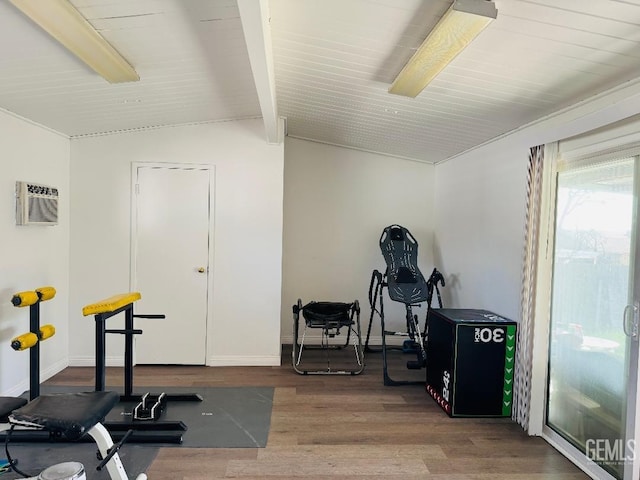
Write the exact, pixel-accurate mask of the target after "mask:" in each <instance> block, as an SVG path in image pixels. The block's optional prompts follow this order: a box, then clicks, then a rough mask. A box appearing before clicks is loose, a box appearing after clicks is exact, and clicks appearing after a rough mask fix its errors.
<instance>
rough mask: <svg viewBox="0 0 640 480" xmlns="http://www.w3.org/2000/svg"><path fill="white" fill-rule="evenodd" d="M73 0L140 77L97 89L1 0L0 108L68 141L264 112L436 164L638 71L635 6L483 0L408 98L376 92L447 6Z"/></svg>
mask: <svg viewBox="0 0 640 480" xmlns="http://www.w3.org/2000/svg"><path fill="white" fill-rule="evenodd" d="M42 1H48V0H42ZM72 3H73V4H74V5H75V6H76V7H77V8H78V9H79V10H80V12H81V13H82V14H83V15H84V16H85V17H86V18H87V19H88V20H89V21H90V22H91V24H92V25H93V26H94V27H96V28H97V29H98V30H99V31H100V32H101V33H102V35H103V36H104V37H105V38H106V39H107V40H108V41H109V42H110V43H111V44H112V45H113V46H114V47H115V48H116V49H117V50H119V51H120V52H121V53H122V54H123V56H124V57H125V58H127V59H128V61H129V62H130V63H131V64H132V65H133V66H134V67H135V69H136V71H137V72H138V74H139V75H140V78H141V80H140V81H139V82H135V83H124V84H113V85H112V84H109V83H107V82H106V81H105V80H103V79H102V78H101V77H99V76H97V75H96V74H95V73H93V71H92V70H90V69H89V68H88V67H86V66H85V65H84V64H82V63H81V62H80V61H79V60H77V59H76V58H75V57H74V56H73V55H71V54H70V53H68V52H67V51H65V50H64V49H63V48H62V47H61V46H60V45H58V44H57V43H56V42H55V41H53V40H52V39H50V37H48V36H47V34H45V33H44V32H42V31H40V30H39V29H38V27H36V26H35V25H33V24H32V23H31V22H30V20H28V19H26V18H25V17H24V16H23V15H22V14H21V13H20V12H19V11H18V10H16V9H15V7H13V6H12V5H11V4H10V3H9V2H8V0H0V108H3V109H5V110H7V111H10V112H12V113H15V114H17V115H19V116H22V117H25V118H27V119H29V120H31V121H33V122H36V123H39V124H41V125H44V126H46V127H48V128H51V129H53V130H55V131H58V132H61V133H63V134H66V135H68V136H71V137H74V136H82V135H91V134H99V133H105V132H112V131H120V130H128V129H138V128H145V127H152V126H160V125H176V124H188V123H198V122H210V121H220V120H229V119H240V118H251V117H260V116H263V117H264V119H265V131H266V134H265V140H266V139H267V136H268V135H269V131H270V128H272V127H270V125H271V124H270V123H269V121H270V120H273V119H274V118H275V116H276V115H279V116H283V117H286V118H287V130H288V134H289V135H290V136H294V137H299V138H306V139H310V140H314V141H319V142H325V143H331V144H336V145H343V146H347V147H352V148H358V149H363V150H367V151H373V152H380V153H384V154H389V155H395V156H399V157H405V158H411V159H416V160H421V161H426V162H433V163H437V162H439V161H441V160H444V159H446V158H448V157H450V156H452V155H455V154H457V153H460V152H462V151H465V150H467V149H469V148H472V147H474V146H476V145H478V144H481V143H483V142H486V141H487V140H490V139H492V138H495V137H497V136H499V135H501V134H504V133H506V132H508V131H511V130H514V129H516V128H518V127H520V126H522V125H525V124H527V123H529V122H532V121H534V120H536V119H539V118H541V117H543V116H545V115H549V114H551V113H553V112H555V111H557V110H559V109H561V108H563V107H565V106H568V105H571V104H574V103H576V102H578V101H580V100H583V99H586V98H589V97H591V96H593V95H595V94H597V93H599V92H602V91H604V90H607V89H609V88H612V87H614V86H616V85H620V84H622V83H624V82H626V81H629V80H631V79H634V78H637V77H640V48H638V47H639V46H640V0H495V4H496V6H497V8H498V18H497V20H496V21H495V22H493V23H492V24H491V25H490V26H489V27H488V28H487V29H486V30H485V31H484V32H483V33H482V34H481V35H480V37H478V38H477V39H476V41H475V42H474V43H473V44H472V45H471V46H470V47H469V48H467V49H466V50H465V51H464V52H463V53H462V54H461V55H459V56H458V58H456V59H455V60H454V62H453V63H452V64H450V65H449V66H448V67H447V68H446V69H445V70H444V71H443V72H442V73H441V74H440V76H438V77H437V78H436V80H435V81H434V82H433V83H432V84H431V85H429V86H428V87H427V88H426V89H425V90H424V91H423V92H422V93H421V94H420V95H419V96H418V97H417V98H415V99H411V98H405V97H399V96H395V95H390V94H388V93H387V89H388V87H389V85H390V83H391V82H392V81H393V78H394V77H395V75H396V74H397V73H398V72H399V70H400V69H401V68H402V65H403V64H404V62H405V61H406V60H408V58H409V57H410V56H411V55H412V52H413V51H414V50H415V48H417V47H418V46H419V44H420V43H421V42H422V40H423V39H424V37H425V36H426V34H427V33H428V31H429V29H430V28H431V27H432V26H433V25H435V23H436V22H437V20H438V18H439V17H440V16H441V15H442V13H444V11H445V10H446V9H447V7H448V5H449V3H450V0H269V1H268V5H269V14H270V21H269V20H268V15H267V14H266V13H265V12H263V11H261V10H260V2H259V1H258V0H239V1H238V2H237V1H236V0H135V1H132V0H72ZM238 3H239V4H240V8H239V7H238ZM265 4H266V2H265ZM261 20H264V23H262V24H261ZM243 27H244V30H243ZM262 28H265V30H264V31H263V30H261V29H262ZM273 82H274V83H273Z"/></svg>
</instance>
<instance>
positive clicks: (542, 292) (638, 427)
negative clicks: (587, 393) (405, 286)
mask: <svg viewBox="0 0 640 480" xmlns="http://www.w3.org/2000/svg"><path fill="white" fill-rule="evenodd" d="M590 147H591V148H593V145H591V146H590ZM583 152H584V151H583ZM583 152H580V153H583ZM592 153H593V152H592ZM558 156H559V150H558V143H557V142H556V143H553V144H549V145H547V146H545V167H544V169H545V173H544V175H545V178H544V182H543V199H542V206H541V207H542V208H541V216H540V241H539V245H538V262H537V272H538V274H537V279H536V300H535V308H536V313H535V330H534V339H533V344H534V352H533V359H534V362H533V363H534V366H533V368H532V378H531V403H530V406H531V408H530V417H529V418H530V423H529V429H528V433H529V434H530V435H540V436H542V438H544V439H545V440H546V441H547V442H548V443H549V444H551V445H552V446H553V447H554V448H555V449H556V450H558V451H559V452H561V453H562V454H563V455H564V456H565V457H566V458H568V459H569V460H571V461H572V462H573V463H574V464H575V465H576V466H578V467H579V468H580V469H581V470H583V471H584V472H585V473H586V474H588V475H589V476H590V477H592V478H594V479H598V480H616V478H615V477H614V476H613V475H611V474H609V473H608V472H607V471H605V470H604V469H603V468H601V467H600V466H598V465H597V464H595V463H593V462H589V461H587V459H586V456H585V455H584V454H583V453H582V452H580V451H579V450H578V449H577V448H576V447H574V446H573V445H572V444H571V443H570V442H569V441H567V440H566V439H564V438H563V437H562V436H561V435H560V434H558V433H557V432H555V431H554V430H553V429H552V428H551V427H549V426H548V425H547V422H546V419H547V399H548V382H549V334H550V326H551V286H552V281H553V256H554V251H555V250H554V249H555V245H554V243H555V221H556V218H555V217H556V215H555V213H556V212H555V205H556V196H557V178H558V171H559V169H558ZM603 156H604V155H603ZM627 156H629V157H635V163H636V165H635V171H634V210H633V214H634V215H635V218H636V219H637V220H638V222H639V223H638V224H639V225H640V193H639V192H640V150H638V152H634V153H629V154H628V155H627ZM603 161H606V160H604V159H603ZM633 241H634V242H635V245H633V246H632V247H633V248H634V258H632V262H633V263H632V264H631V265H630V270H631V272H632V273H631V274H632V276H633V298H632V301H633V302H637V301H638V300H639V299H640V238H639V237H638V235H636V236H635V238H634V239H633ZM620 323H621V324H622V319H620ZM629 341H630V346H629V357H630V358H629V362H630V364H633V362H635V365H636V366H637V365H638V356H639V345H638V341H637V340H634V339H630V340H629ZM543 358H544V359H545V361H544V362H541V361H536V359H540V360H541V359H543ZM630 366H631V365H630ZM633 373H634V372H633V371H630V372H629V374H630V375H629V385H628V388H627V398H626V400H627V409H629V407H632V409H631V411H630V412H629V411H628V412H627V416H626V424H625V428H626V431H625V435H626V439H631V440H634V442H635V448H636V449H638V448H640V424H639V422H638V412H637V409H638V408H640V403H639V402H640V398H639V397H638V391H637V388H638V385H640V368H636V370H635V375H634V374H633ZM625 453H627V454H629V452H628V451H627V452H625ZM630 453H631V454H632V455H633V456H634V457H635V458H633V463H632V465H631V466H630V467H626V466H625V471H624V475H623V480H635V479H637V478H638V473H639V472H640V451H635V452H633V451H632V452H630Z"/></svg>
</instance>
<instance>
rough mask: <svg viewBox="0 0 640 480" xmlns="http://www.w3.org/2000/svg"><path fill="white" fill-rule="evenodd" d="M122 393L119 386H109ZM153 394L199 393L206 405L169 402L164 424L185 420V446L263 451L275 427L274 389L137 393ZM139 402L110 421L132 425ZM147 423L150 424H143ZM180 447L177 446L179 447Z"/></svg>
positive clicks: (49, 389)
mask: <svg viewBox="0 0 640 480" xmlns="http://www.w3.org/2000/svg"><path fill="white" fill-rule="evenodd" d="M107 389H110V390H114V391H118V392H120V393H122V392H121V390H120V389H119V388H118V387H113V388H112V387H107ZM83 390H87V388H86V387H84V388H83V387H62V386H57V387H50V386H43V387H42V388H41V391H42V393H63V392H71V391H76V392H77V391H83ZM89 390H90V389H89ZM145 392H150V393H151V394H152V395H154V394H156V395H157V394H159V393H161V392H164V393H166V394H184V393H197V394H199V395H200V396H201V397H202V398H203V401H202V402H191V401H171V400H170V401H169V402H168V403H167V407H166V410H165V412H164V413H163V414H162V417H161V418H160V421H162V420H166V421H182V422H184V424H185V425H186V426H187V431H186V432H184V433H183V442H182V446H184V447H204V448H234V447H237V448H263V447H265V446H266V444H267V436H268V435H269V426H270V424H271V406H272V403H273V387H198V388H197V389H194V390H187V389H186V388H183V387H180V388H178V387H144V390H142V387H141V388H140V389H139V390H136V391H135V392H134V393H145ZM135 405H136V403H134V402H130V403H129V402H127V403H121V404H118V405H116V406H115V407H114V408H113V410H111V412H110V413H109V415H108V416H107V419H106V420H107V422H122V423H130V422H131V418H132V412H133V409H134V407H135ZM142 423H147V422H142ZM175 446H177V445H175Z"/></svg>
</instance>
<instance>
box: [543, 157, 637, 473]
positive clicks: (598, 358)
mask: <svg viewBox="0 0 640 480" xmlns="http://www.w3.org/2000/svg"><path fill="white" fill-rule="evenodd" d="M633 173H634V160H633V159H628V160H625V161H621V162H616V163H611V164H606V165H600V166H594V167H589V168H584V169H581V170H575V171H567V172H561V173H560V174H559V175H558V188H557V202H556V229H555V232H556V233H555V251H554V266H553V287H552V288H553V290H552V306H551V339H550V340H551V341H550V357H549V394H548V405H547V423H548V425H549V426H550V427H551V428H553V429H554V430H555V431H556V432H558V433H559V434H560V435H562V436H563V437H564V438H565V439H567V440H568V441H569V442H571V443H573V444H574V445H575V446H576V447H577V448H578V449H580V450H581V451H583V452H584V453H585V454H586V455H587V456H588V457H589V458H591V459H592V460H595V461H596V462H597V463H599V464H600V465H601V466H602V467H603V468H605V469H606V470H608V471H609V472H611V473H612V474H613V475H614V476H616V477H618V478H621V476H622V472H623V467H624V459H623V458H620V455H619V454H618V450H616V449H617V448H618V447H620V446H621V445H624V443H622V444H621V443H620V442H624V439H625V432H624V428H625V418H626V398H627V393H626V375H627V368H626V363H627V362H626V359H627V337H626V336H625V335H624V332H623V329H622V317H623V312H624V309H625V306H626V305H627V304H628V303H630V300H629V298H630V292H631V288H630V287H631V285H630V278H631V267H630V266H631V264H632V263H631V261H632V259H631V256H632V242H633V228H634V224H633V216H634V212H633V208H634V196H633ZM596 442H597V443H596ZM596 446H597V447H598V450H595V447H596ZM604 447H606V449H605V448H604ZM622 451H624V450H622ZM603 452H604V453H606V455H602V453H603ZM605 457H607V458H605Z"/></svg>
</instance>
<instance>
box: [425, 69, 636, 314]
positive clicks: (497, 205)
mask: <svg viewBox="0 0 640 480" xmlns="http://www.w3.org/2000/svg"><path fill="white" fill-rule="evenodd" d="M638 112H640V81H636V82H630V83H628V84H625V85H622V86H621V87H618V88H615V89H612V90H610V91H608V92H606V93H604V94H602V95H598V96H596V97H593V98H591V99H589V100H587V101H584V102H581V103H579V104H576V105H574V106H572V107H570V108H567V109H564V110H563V111H561V112H559V113H557V114H555V115H552V116H550V117H548V118H544V119H541V120H540V121H538V122H535V123H533V124H531V125H529V126H527V127H523V128H522V129H520V130H518V131H516V132H513V133H512V134H510V135H506V136H505V137H503V138H500V139H498V140H496V141H493V142H490V143H488V144H486V145H484V146H481V147H478V148H476V149H474V150H471V151H469V152H467V153H465V154H462V155H460V156H458V157H456V158H453V159H451V160H449V161H446V162H444V163H440V164H438V165H436V169H435V185H436V188H435V202H436V203H435V212H436V215H435V216H436V226H435V231H436V235H435V241H434V256H435V261H436V263H440V264H441V265H442V269H443V273H444V274H445V277H446V279H447V282H448V283H447V286H446V288H445V289H443V297H444V300H445V305H446V306H451V307H453V308H485V309H488V310H492V311H494V312H496V313H499V314H502V315H504V316H507V317H509V318H512V319H514V320H519V317H520V306H519V305H520V286H521V280H522V277H521V270H522V259H523V248H524V214H525V203H526V198H525V195H526V169H527V162H528V153H529V148H530V147H532V146H535V145H541V144H545V143H549V142H553V141H556V140H561V139H564V138H568V137H571V136H574V135H577V134H580V133H583V132H587V131H589V130H593V129H596V128H599V127H601V126H603V125H608V124H610V123H613V122H616V121H618V120H620V119H624V118H627V117H630V116H632V115H635V114H637V113H638Z"/></svg>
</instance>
